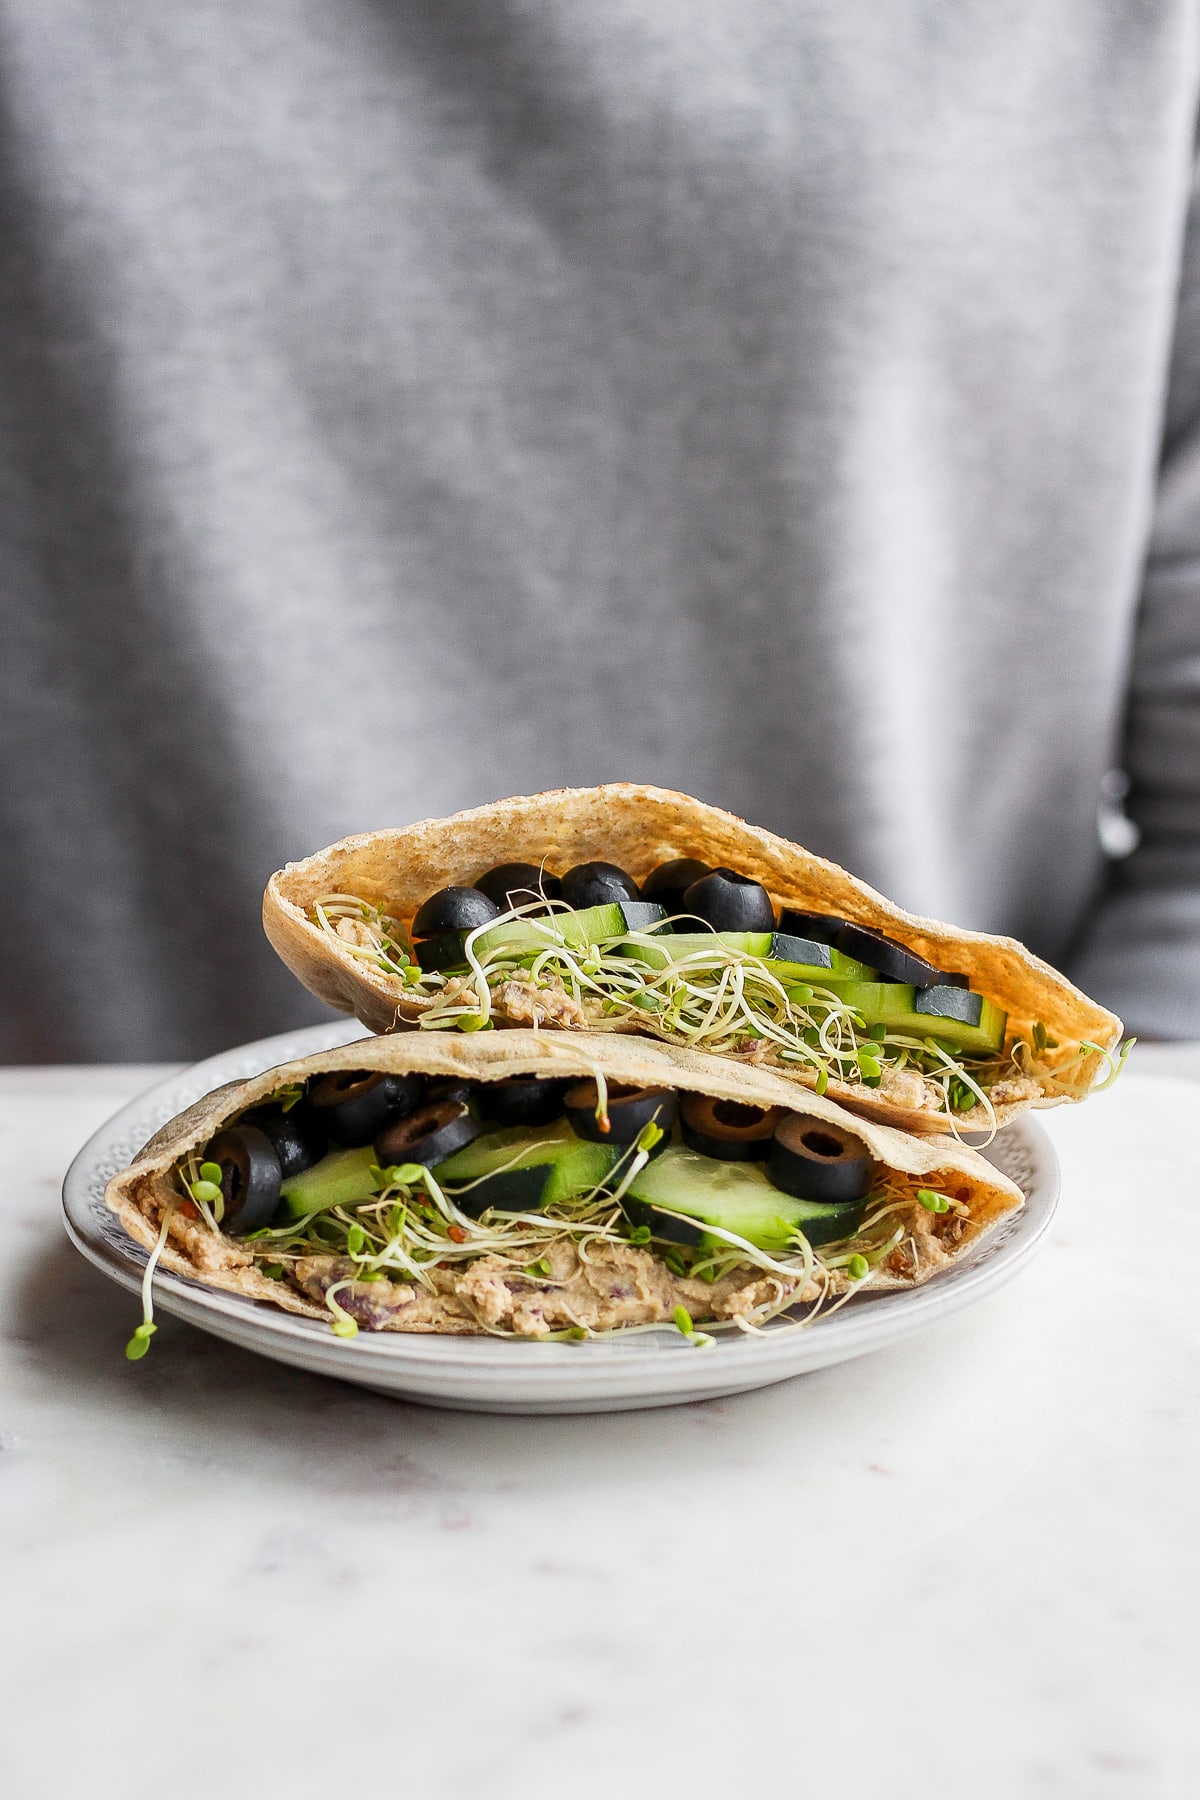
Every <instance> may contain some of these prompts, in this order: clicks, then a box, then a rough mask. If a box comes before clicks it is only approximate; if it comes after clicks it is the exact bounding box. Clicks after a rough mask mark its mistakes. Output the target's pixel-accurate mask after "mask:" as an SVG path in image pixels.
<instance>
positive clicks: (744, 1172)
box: [623, 1146, 867, 1251]
mask: <svg viewBox="0 0 1200 1800" xmlns="http://www.w3.org/2000/svg"><path fill="white" fill-rule="evenodd" d="M631 1202H632V1206H631V1204H630V1203H631ZM623 1204H624V1207H625V1211H626V1214H627V1215H628V1216H629V1217H630V1218H631V1219H633V1221H634V1223H635V1224H648V1225H649V1226H650V1229H651V1231H653V1232H654V1233H655V1235H656V1236H668V1235H670V1234H671V1228H673V1227H674V1226H675V1225H676V1224H677V1223H678V1221H676V1220H674V1219H663V1218H662V1217H661V1215H660V1216H658V1217H657V1218H656V1216H655V1215H656V1214H658V1213H659V1209H660V1208H661V1209H664V1210H665V1211H667V1212H671V1213H683V1214H685V1215H686V1216H687V1218H689V1219H695V1220H696V1222H697V1226H698V1227H699V1228H700V1236H701V1238H702V1241H703V1242H704V1243H705V1244H706V1245H708V1246H709V1247H710V1248H712V1249H720V1248H722V1247H727V1246H723V1240H722V1239H721V1238H714V1237H712V1236H710V1235H709V1234H708V1233H705V1232H704V1231H703V1227H704V1226H705V1225H716V1226H719V1227H720V1228H721V1229H722V1230H723V1231H732V1232H735V1233H736V1235H737V1236H738V1237H741V1238H745V1239H746V1241H747V1243H750V1244H756V1245H757V1246H758V1247H759V1249H760V1250H774V1251H778V1250H787V1249H789V1248H791V1244H792V1238H793V1236H794V1234H795V1233H796V1232H797V1231H802V1232H803V1233H804V1235H805V1237H806V1238H807V1239H808V1241H809V1243H810V1244H828V1243H832V1242H833V1241H834V1240H835V1239H837V1238H843V1237H848V1236H849V1235H850V1234H851V1233H852V1232H854V1231H857V1230H858V1227H859V1226H860V1225H861V1224H862V1221H863V1216H864V1214H865V1212H866V1208H867V1203H866V1200H853V1201H849V1202H847V1203H845V1204H844V1205H838V1206H826V1205H822V1204H820V1203H819V1202H818V1201H815V1200H797V1199H794V1198H793V1196H792V1195H791V1194H784V1193H782V1192H781V1191H780V1189H779V1188H777V1187H775V1186H774V1185H773V1183H772V1182H770V1181H768V1179H767V1177H766V1174H765V1172H764V1171H763V1169H762V1168H761V1166H760V1165H759V1164H757V1163H744V1162H717V1161H716V1160H715V1159H714V1158H713V1157H711V1156H700V1155H699V1154H698V1153H697V1152H696V1151H695V1150H686V1149H682V1148H679V1147H677V1146H672V1148H671V1149H669V1150H666V1151H664V1152H663V1154H662V1155H661V1156H660V1157H659V1158H658V1159H657V1161H656V1162H652V1163H648V1164H647V1165H646V1167H645V1168H644V1169H643V1170H642V1171H641V1173H640V1174H639V1175H638V1176H637V1177H636V1178H635V1180H633V1181H632V1182H631V1183H630V1184H629V1188H628V1191H627V1193H626V1194H625V1197H624V1201H623ZM659 1226H661V1227H662V1229H661V1230H660V1229H659ZM683 1229H684V1230H685V1231H687V1230H688V1227H687V1226H686V1225H685V1226H684V1227H683ZM694 1235H695V1234H694V1231H693V1234H692V1235H691V1236H689V1237H686V1238H684V1239H683V1241H684V1242H691V1241H694Z"/></svg>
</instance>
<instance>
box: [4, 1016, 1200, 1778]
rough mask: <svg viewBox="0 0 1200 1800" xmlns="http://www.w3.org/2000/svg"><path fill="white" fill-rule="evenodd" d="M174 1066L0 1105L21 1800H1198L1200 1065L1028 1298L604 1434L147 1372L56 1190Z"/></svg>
mask: <svg viewBox="0 0 1200 1800" xmlns="http://www.w3.org/2000/svg"><path fill="white" fill-rule="evenodd" d="M163 1073H164V1071H162V1070H159V1069H130V1068H119V1069H118V1068H109V1069H69V1070H64V1069H57V1070H27V1071H21V1070H9V1071H0V1156H2V1161H0V1166H2V1168H3V1171H4V1181H3V1187H2V1190H0V1330H2V1333H3V1335H2V1339H0V1543H2V1544H3V1551H2V1552H0V1556H2V1559H3V1567H2V1573H0V1621H2V1629H0V1791H3V1793H4V1794H5V1795H6V1796H12V1797H13V1800H31V1797H38V1800H40V1797H41V1796H48V1797H49V1800H57V1796H59V1795H66V1794H72V1793H78V1794H81V1795H86V1796H88V1800H108V1797H109V1796H112V1797H113V1800H163V1796H168V1797H169V1800H202V1797H203V1800H208V1797H209V1796H212V1795H217V1794H219V1795H221V1796H222V1800H241V1797H242V1796H250V1795H255V1796H271V1797H272V1800H274V1797H275V1796H280V1797H283V1796H287V1800H307V1797H308V1796H310V1795H311V1796H314V1797H315V1796H318V1795H319V1796H321V1800H329V1797H331V1796H337V1795H339V1794H343V1793H345V1794H352V1795H354V1796H355V1797H356V1800H357V1797H358V1796H360V1795H362V1794H373V1793H376V1792H378V1793H380V1794H385V1795H392V1794H398V1795H405V1796H411V1797H413V1800H427V1797H428V1800H442V1797H443V1796H445V1797H447V1800H458V1797H459V1796H464V1797H465V1796H474V1795H487V1796H488V1797H489V1800H510V1797H512V1800H517V1797H520V1800H551V1796H553V1797H554V1800H558V1797H559V1796H562V1797H564V1800H593V1797H595V1800H599V1797H600V1796H602V1795H603V1796H606V1797H607V1796H610V1795H611V1794H613V1793H614V1792H616V1793H618V1794H624V1795H629V1796H633V1797H634V1800H640V1796H642V1795H647V1796H651V1795H653V1796H667V1797H671V1796H675V1795H680V1796H682V1795H685V1794H686V1795H689V1796H690V1795H692V1794H695V1793H704V1794H709V1795H711V1794H719V1795H723V1796H729V1797H730V1800H740V1797H741V1796H743V1795H750V1794H758V1793H764V1794H770V1795H773V1796H791V1795H802V1794H808V1793H810V1792H811V1793H814V1794H819V1795H821V1796H823V1797H824V1796H835V1797H837V1800H840V1797H842V1796H846V1797H847V1800H859V1797H860V1796H862V1797H867V1796H869V1797H871V1800H875V1797H876V1796H885V1795H886V1796H887V1800H910V1797H911V1800H917V1797H918V1796H921V1797H923V1800H928V1797H930V1796H936V1797H939V1800H940V1797H941V1796H946V1797H947V1800H968V1797H969V1800H1011V1797H1012V1796H1014V1795H1021V1796H1026V1795H1028V1796H1034V1797H1035V1800H1036V1797H1038V1796H1042V1795H1047V1796H1058V1795H1062V1796H1071V1797H1072V1800H1074V1797H1076V1796H1081V1797H1088V1800H1090V1797H1091V1796H1097V1797H1099V1800H1107V1797H1108V1796H1121V1797H1124V1796H1129V1797H1130V1800H1134V1797H1136V1800H1175V1797H1176V1796H1179V1797H1180V1800H1183V1796H1185V1795H1186V1796H1188V1797H1189V1800H1190V1796H1191V1795H1193V1794H1195V1793H1196V1792H1200V1770H1198V1766H1197V1761H1198V1759H1197V1750H1198V1739H1200V1725H1198V1720H1200V1712H1198V1709H1197V1705H1196V1695H1197V1692H1198V1691H1200V1681H1198V1676H1200V1667H1198V1661H1200V1659H1198V1657H1197V1638H1196V1626H1195V1620H1196V1614H1197V1601H1198V1599H1200V1583H1198V1581H1197V1576H1198V1573H1200V1570H1198V1563H1200V1555H1198V1549H1197V1546H1198V1545H1200V1531H1198V1530H1197V1526H1196V1493H1197V1480H1198V1477H1200V1441H1198V1434H1197V1424H1196V1417H1197V1405H1196V1403H1197V1398H1198V1385H1200V1384H1198V1382H1197V1370H1198V1362H1200V1358H1198V1355H1197V1350H1198V1340H1200V1332H1198V1329H1197V1320H1198V1319H1200V1307H1198V1306H1197V1301H1196V1268H1197V1262H1198V1260H1200V1257H1198V1252H1200V1229H1198V1221H1200V1132H1197V1129H1196V1123H1195V1120H1196V1115H1197V1101H1198V1096H1197V1094H1196V1089H1195V1087H1194V1086H1193V1085H1191V1083H1192V1082H1193V1081H1194V1080H1195V1079H1196V1077H1197V1076H1198V1075H1200V1051H1197V1050H1187V1049H1184V1050H1164V1049H1157V1048H1155V1049H1150V1050H1144V1051H1142V1052H1140V1053H1139V1055H1138V1056H1137V1057H1136V1058H1135V1062H1134V1066H1133V1068H1131V1070H1130V1071H1128V1072H1127V1073H1126V1075H1125V1076H1123V1077H1122V1080H1121V1082H1120V1083H1119V1084H1118V1086H1117V1087H1116V1088H1115V1089H1114V1090H1113V1091H1112V1092H1111V1093H1109V1094H1107V1095H1104V1096H1101V1097H1099V1098H1097V1099H1096V1100H1094V1101H1091V1102H1089V1103H1088V1104H1087V1105H1086V1106H1084V1107H1080V1108H1072V1109H1064V1110H1063V1111H1059V1112H1055V1113H1050V1114H1047V1115H1044V1117H1045V1120H1046V1123H1047V1126H1048V1128H1049V1130H1050V1131H1051V1132H1052V1135H1053V1136H1054V1139H1055V1141H1056V1144H1057V1146H1058V1150H1059V1154H1060V1156H1061V1157H1062V1161H1063V1173H1064V1193H1063V1203H1062V1209H1061V1212H1060V1214H1059V1218H1058V1221H1057V1225H1056V1229H1055V1230H1054V1232H1053V1234H1052V1240H1051V1242H1050V1243H1049V1246H1048V1247H1047V1249H1046V1250H1045V1251H1044V1253H1043V1254H1042V1255H1041V1256H1040V1257H1039V1258H1038V1260H1037V1261H1036V1262H1035V1263H1034V1264H1033V1266H1032V1267H1031V1268H1030V1269H1028V1270H1027V1271H1026V1272H1025V1273H1023V1274H1022V1275H1021V1276H1020V1277H1019V1278H1018V1279H1017V1280H1016V1281H1015V1282H1014V1283H1013V1284H1012V1285H1011V1286H1010V1287H1008V1288H1006V1289H1005V1290H1004V1291H1003V1292H1002V1293H1000V1294H998V1295H996V1296H994V1297H993V1298H991V1299H988V1300H986V1301H984V1302H983V1303H981V1304H980V1305H979V1306H977V1307H976V1308H974V1309H972V1310H971V1311H969V1312H967V1313H965V1314H960V1315H957V1316H955V1317H954V1318H951V1319H949V1320H946V1321H945V1322H943V1323H941V1324H939V1325H937V1326H935V1327H933V1328H932V1329H930V1330H929V1331H928V1332H927V1333H925V1334H924V1335H923V1336H920V1337H918V1338H915V1339H913V1340H912V1341H910V1342H907V1343H905V1344H903V1345H901V1346H900V1347H898V1348H896V1349H894V1350H892V1351H888V1352H882V1353H878V1354H876V1355H874V1356H870V1357H866V1358H863V1359H861V1360H859V1361H857V1362H853V1363H847V1364H843V1365H841V1366H840V1367H838V1368H834V1369H829V1370H825V1371H823V1372H821V1373H819V1374H815V1375H808V1376H803V1377H801V1378H799V1379H798V1380H795V1381H791V1382H787V1383H785V1384H783V1385H781V1386H778V1387H773V1388H768V1389H766V1390H764V1391H762V1392H761V1393H758V1394H751V1395H746V1396H743V1397H740V1398H737V1399H733V1400H725V1401H718V1402H711V1403H708V1404H705V1405H700V1406H693V1407H681V1408H678V1409H674V1410H671V1411H662V1412H649V1413H625V1414H610V1415H603V1416H599V1417H589V1418H577V1419H570V1418H544V1419H507V1418H500V1417H481V1416H473V1415H469V1414H453V1413H442V1412H435V1411H425V1410H422V1409H420V1408H418V1407H410V1406H406V1405H401V1404H398V1403H397V1402H394V1401H389V1400H386V1399H383V1398H379V1397H377V1396H374V1395H371V1394H368V1393H364V1392H361V1391H359V1390H356V1389H353V1388H349V1387H341V1386H339V1385H338V1384H336V1383H334V1382H330V1381H325V1380H322V1379H319V1378H317V1377H312V1376H307V1375H303V1374H299V1373H296V1372H293V1371H290V1370H287V1369H285V1368H282V1367H279V1366H276V1365H274V1364H272V1363H268V1362H265V1361H261V1360H258V1359H255V1358H254V1357H252V1356H250V1355H248V1354H246V1353H244V1352H242V1351H239V1350H236V1349H234V1348H232V1347H230V1346H227V1345H224V1344H221V1343H219V1342H216V1341H215V1340H210V1339H206V1338H205V1337H203V1336H202V1335H201V1334H200V1333H198V1332H196V1331H193V1330H192V1329H190V1328H189V1327H188V1326H185V1325H183V1324H181V1323H179V1322H177V1321H175V1320H171V1319H168V1318H164V1319H162V1320H161V1329H160V1331H159V1333H158V1335H157V1337H156V1338H155V1340H154V1345H153V1349H152V1353H151V1354H150V1356H148V1357H147V1358H146V1360H145V1361H144V1362H142V1363H139V1364H136V1365H133V1364H130V1363H127V1362H126V1361H125V1358H124V1356H123V1354H122V1349H123V1345H124V1343H125V1340H126V1338H127V1337H128V1335H129V1332H130V1329H131V1325H132V1324H133V1322H134V1314H135V1312H136V1306H135V1303H134V1301H133V1300H132V1298H131V1297H130V1296H129V1295H128V1294H125V1293H123V1292H122V1291H120V1290H119V1289H118V1288H116V1287H113V1286H110V1285H109V1284H108V1283H107V1282H106V1281H105V1280H104V1279H103V1277H102V1276H100V1275H99V1274H97V1273H96V1272H95V1271H94V1270H93V1269H91V1268H90V1267H89V1266H88V1265H86V1264H85V1263H84V1262H83V1261H82V1260H81V1258H80V1257H79V1256H78V1255H77V1254H76V1253H75V1251H74V1250H73V1249H72V1248H71V1246H70V1245H69V1243H68V1242H67V1240H66V1237H65V1235H64V1233H63V1230H62V1226H61V1223H60V1217H59V1204H58V1189H59V1184H60V1182H61V1179H62V1175H63V1172H64V1170H65V1167H66V1164H67V1162H68V1160H69V1158H70V1156H71V1154H72V1152H73V1151H74V1150H75V1149H76V1148H77V1146H78V1144H79V1143H80V1142H81V1141H82V1139H83V1138H84V1137H85V1136H86V1135H87V1134H88V1133H90V1132H91V1131H92V1130H93V1129H94V1128H95V1127H96V1126H97V1125H98V1124H99V1123H100V1122H101V1121H102V1119H103V1118H104V1117H105V1116H106V1115H107V1114H108V1113H110V1112H111V1111H113V1110H115V1109H116V1108H117V1107H118V1106H119V1105H121V1104H122V1103H123V1102H124V1101H125V1100H127V1099H128V1098H130V1097H131V1096H132V1095H133V1094H134V1093H135V1092H136V1091H137V1090H138V1089H139V1088H141V1087H143V1086H146V1085H148V1084H149V1083H150V1082H151V1081H152V1080H154V1079H157V1078H158V1077H159V1076H160V1075H162V1074H163ZM1189 1119H1190V1120H1191V1126H1190V1141H1189V1142H1188V1143H1186V1144H1185V1143H1181V1142H1180V1141H1179V1126H1180V1125H1181V1123H1182V1122H1184V1121H1185V1120H1189Z"/></svg>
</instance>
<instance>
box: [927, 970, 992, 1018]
mask: <svg viewBox="0 0 1200 1800" xmlns="http://www.w3.org/2000/svg"><path fill="white" fill-rule="evenodd" d="M913 1011H914V1012H918V1013H927V1014H928V1015H929V1017H930V1018H933V1019H958V1020H960V1021H961V1023H962V1024H964V1025H978V1023H979V1021H980V1019H981V1018H982V1017H983V996H982V995H981V994H972V993H971V992H970V990H969V989H968V988H964V987H952V986H951V985H950V983H949V982H947V981H943V980H942V978H941V976H939V977H938V979H937V982H936V983H935V984H934V986H932V987H927V988H922V989H921V990H920V992H919V993H918V994H917V997H916V999H915V1000H914V1001H913Z"/></svg>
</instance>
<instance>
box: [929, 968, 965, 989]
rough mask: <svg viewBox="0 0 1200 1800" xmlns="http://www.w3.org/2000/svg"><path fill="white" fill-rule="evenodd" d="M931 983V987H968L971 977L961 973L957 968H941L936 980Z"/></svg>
mask: <svg viewBox="0 0 1200 1800" xmlns="http://www.w3.org/2000/svg"><path fill="white" fill-rule="evenodd" d="M931 985H932V986H933V987H965V988H969V987H970V985H971V977H970V976H969V975H963V974H962V973H960V972H959V971H958V970H957V969H942V970H940V971H939V973H938V978H937V980H936V981H935V982H933V983H931Z"/></svg>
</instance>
